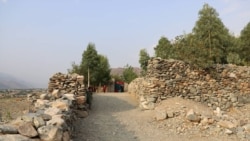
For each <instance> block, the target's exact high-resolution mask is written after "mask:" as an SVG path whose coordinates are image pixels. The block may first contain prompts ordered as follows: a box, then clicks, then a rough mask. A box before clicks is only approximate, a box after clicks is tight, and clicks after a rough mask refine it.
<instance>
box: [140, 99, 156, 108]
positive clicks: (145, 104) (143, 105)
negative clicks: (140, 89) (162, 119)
mask: <svg viewBox="0 0 250 141" xmlns="http://www.w3.org/2000/svg"><path fill="white" fill-rule="evenodd" d="M140 107H141V108H142V109H144V110H153V109H154V108H155V103H153V102H147V101H144V102H142V103H141V105H140Z"/></svg>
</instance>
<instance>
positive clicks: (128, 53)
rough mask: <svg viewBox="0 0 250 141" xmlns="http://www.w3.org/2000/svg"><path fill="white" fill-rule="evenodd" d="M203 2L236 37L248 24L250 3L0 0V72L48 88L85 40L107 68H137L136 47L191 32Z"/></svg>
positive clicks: (213, 0) (225, 0)
mask: <svg viewBox="0 0 250 141" xmlns="http://www.w3.org/2000/svg"><path fill="white" fill-rule="evenodd" d="M204 3H208V4H209V5H210V6H212V7H213V8H215V9H216V10H217V12H218V13H219V17H220V18H221V20H222V22H223V23H224V25H225V26H226V27H227V28H228V29H229V31H230V32H231V33H234V34H235V35H239V34H240V31H241V30H242V29H243V28H244V27H245V26H246V25H247V23H248V22H250V8H249V7H250V0H173V1H168V0H0V72H3V73H7V74H10V75H13V76H16V77H17V78H20V79H22V80H26V81H28V82H31V83H32V84H33V85H34V86H36V87H44V88H46V87H47V83H48V80H49V78H50V77H51V76H52V75H53V74H54V73H56V72H63V73H66V72H67V69H68V68H70V66H71V63H72V62H73V61H75V62H76V63H80V61H81V57H82V53H83V51H84V50H85V49H86V46H87V45H88V43H89V42H92V43H95V45H96V49H97V51H98V53H100V54H103V55H105V56H107V57H108V59H109V63H110V65H111V67H124V66H125V65H126V64H129V65H132V66H135V67H139V63H138V60H139V51H140V49H143V48H146V49H147V51H148V52H149V53H150V55H151V56H153V47H154V46H155V45H156V44H157V42H158V40H159V39H160V37H161V36H165V37H167V38H168V39H169V40H172V39H174V37H175V36H178V35H181V34H183V33H189V32H191V30H192V28H193V27H194V25H195V22H196V21H197V20H198V11H199V10H200V9H201V8H202V6H203V4H204Z"/></svg>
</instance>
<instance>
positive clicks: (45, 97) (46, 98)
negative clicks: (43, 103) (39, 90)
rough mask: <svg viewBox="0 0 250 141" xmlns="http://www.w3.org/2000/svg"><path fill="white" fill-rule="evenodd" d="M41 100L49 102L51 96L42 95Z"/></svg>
mask: <svg viewBox="0 0 250 141" xmlns="http://www.w3.org/2000/svg"><path fill="white" fill-rule="evenodd" d="M40 99H42V100H49V95H48V94H41V95H40Z"/></svg>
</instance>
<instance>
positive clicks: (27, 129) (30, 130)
mask: <svg viewBox="0 0 250 141" xmlns="http://www.w3.org/2000/svg"><path fill="white" fill-rule="evenodd" d="M18 132H19V134H21V135H24V136H27V137H36V136H37V135H38V133H37V131H36V130H35V128H34V127H33V125H32V123H31V122H27V123H25V124H23V125H21V126H19V127H18Z"/></svg>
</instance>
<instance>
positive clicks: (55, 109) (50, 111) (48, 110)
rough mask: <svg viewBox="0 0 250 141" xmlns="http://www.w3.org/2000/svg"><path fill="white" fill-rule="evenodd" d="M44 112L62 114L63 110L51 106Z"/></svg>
mask: <svg viewBox="0 0 250 141" xmlns="http://www.w3.org/2000/svg"><path fill="white" fill-rule="evenodd" d="M44 113H45V114H48V115H51V116H53V115H57V114H61V113H62V110H60V109H58V108H55V107H51V108H48V109H46V110H45V111H44Z"/></svg>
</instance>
